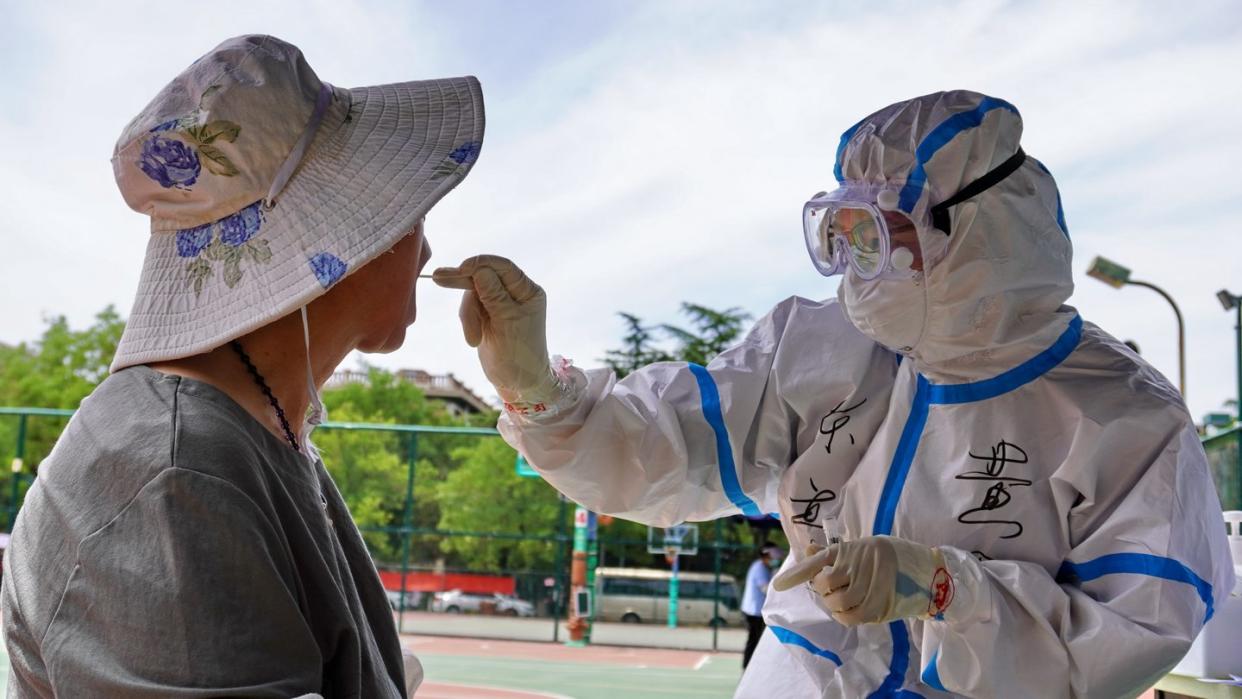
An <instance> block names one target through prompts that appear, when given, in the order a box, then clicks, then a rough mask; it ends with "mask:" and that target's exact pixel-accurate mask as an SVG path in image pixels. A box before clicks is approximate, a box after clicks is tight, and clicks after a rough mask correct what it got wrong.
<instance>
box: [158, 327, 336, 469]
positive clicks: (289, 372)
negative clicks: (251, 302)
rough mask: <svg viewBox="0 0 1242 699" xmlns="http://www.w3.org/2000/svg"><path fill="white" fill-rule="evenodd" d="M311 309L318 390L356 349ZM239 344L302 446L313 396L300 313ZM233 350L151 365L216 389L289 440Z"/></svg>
mask: <svg viewBox="0 0 1242 699" xmlns="http://www.w3.org/2000/svg"><path fill="white" fill-rule="evenodd" d="M307 310H308V312H309V315H310V318H309V320H310V323H309V325H310V331H311V335H310V336H311V343H310V358H311V374H312V376H313V379H314V382H315V386H316V387H317V388H318V387H321V386H323V384H324V383H325V382H326V381H327V380H328V377H330V376H331V375H332V372H333V371H334V370H335V369H336V367H337V365H338V364H340V362H341V361H342V360H343V359H344V358H345V356H346V355H347V354H349V351H350V350H351V349H352V345H351V344H350V342H349V340H348V339H347V338H343V337H337V336H335V335H334V333H333V328H331V327H329V326H327V325H326V324H323V325H319V326H316V323H315V314H314V313H313V307H312V308H309V309H307ZM237 342H238V344H240V345H241V347H242V350H243V351H244V352H245V353H246V355H247V356H249V357H250V362H251V363H252V364H253V365H254V367H255V369H256V370H257V371H258V373H259V375H260V376H262V377H263V381H264V382H265V383H266V384H267V386H268V388H270V389H271V391H272V395H273V396H275V398H276V401H277V402H278V403H279V404H280V408H281V410H283V411H284V413H285V419H286V420H287V421H288V423H289V429H290V430H292V432H293V434H294V436H295V437H297V438H298V443H299V447H300V446H301V443H302V439H303V435H302V434H301V430H302V424H303V421H304V417H305V415H306V411H307V408H308V407H309V405H310V392H309V389H308V387H307V385H306V361H307V350H306V344H305V341H304V339H303V335H302V315H301V313H300V311H294V312H293V313H290V314H289V315H286V316H284V317H283V318H280V319H279V320H276V321H273V322H272V323H269V324H268V325H265V326H263V327H262V328H259V329H258V330H255V331H254V332H252V333H250V334H248V335H245V336H243V337H240V338H238V339H237ZM231 345H232V343H226V344H224V345H222V346H220V347H217V348H215V349H214V350H211V351H210V352H205V353H203V354H197V355H194V356H192V357H185V358H183V359H174V360H171V361H167V362H158V363H155V364H151V365H150V366H151V368H152V369H155V370H157V371H159V372H162V373H165V374H175V375H178V376H184V377H186V378H191V379H195V380H198V381H203V382H205V383H208V384H211V385H212V386H214V387H216V388H218V389H219V390H221V391H223V392H224V393H225V394H227V395H228V396H229V397H230V398H232V399H233V400H234V401H236V402H237V404H238V405H240V406H241V407H242V408H244V409H245V410H246V412H248V413H250V414H251V415H252V416H254V418H255V419H256V420H258V421H259V423H260V424H262V425H263V426H264V427H266V428H267V429H268V431H270V432H272V433H273V434H275V435H276V436H277V437H279V438H280V439H281V441H285V440H286V436H285V432H284V428H283V427H282V426H281V424H280V420H279V419H278V418H277V415H276V411H275V409H274V408H273V407H272V405H271V402H270V401H269V400H268V398H267V396H265V395H264V394H263V391H262V389H260V388H259V385H258V382H256V381H255V379H254V377H253V376H251V375H250V372H249V371H248V370H247V368H246V365H245V363H244V362H243V361H242V359H241V357H239V356H238V354H237V352H236V351H235V350H234V349H233V348H232V346H231Z"/></svg>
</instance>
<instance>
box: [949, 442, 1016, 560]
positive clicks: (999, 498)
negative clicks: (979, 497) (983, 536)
mask: <svg viewBox="0 0 1242 699" xmlns="http://www.w3.org/2000/svg"><path fill="white" fill-rule="evenodd" d="M1010 450H1013V451H1012V452H1011V451H1010ZM970 458H972V459H977V460H979V461H982V462H984V467H983V470H982V471H967V472H966V473H962V474H959V475H957V476H954V478H956V479H957V480H962V481H990V482H991V483H992V485H990V486H988V489H987V490H986V491H985V492H984V494H983V501H982V502H981V503H979V504H978V505H977V506H976V507H974V508H972V509H969V510H967V511H965V512H963V513H961V514H960V515H958V516H957V521H959V522H961V523H962V524H1006V525H1009V526H1010V527H1013V531H1011V532H1010V533H1009V534H1006V535H1004V536H1002V537H1001V538H1002V539H1013V538H1015V537H1018V536H1021V535H1022V531H1023V527H1022V523H1021V522H1018V521H1015V520H1010V519H991V518H990V517H991V515H987V514H985V515H977V513H981V512H982V513H990V512H993V511H995V510H999V509H1001V508H1002V507H1004V506H1005V505H1008V504H1009V501H1010V500H1012V499H1013V495H1012V494H1011V493H1010V489H1012V488H1017V487H1023V486H1029V485H1031V481H1030V480H1028V479H1026V478H1017V477H1014V476H1006V475H1004V472H1005V467H1006V466H1008V465H1009V464H1025V463H1026V462H1027V455H1026V451H1025V450H1024V449H1022V447H1019V446H1018V445H1016V444H1011V443H1010V442H1006V441H1005V440H1003V439H1002V440H1001V441H1000V442H998V443H997V445H996V446H994V447H992V454H991V455H990V456H980V455H979V454H976V453H974V452H970ZM972 515H977V516H972Z"/></svg>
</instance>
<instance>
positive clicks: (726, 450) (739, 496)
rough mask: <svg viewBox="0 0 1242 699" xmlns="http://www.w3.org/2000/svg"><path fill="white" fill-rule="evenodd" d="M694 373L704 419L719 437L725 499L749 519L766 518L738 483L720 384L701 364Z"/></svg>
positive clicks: (718, 458)
mask: <svg viewBox="0 0 1242 699" xmlns="http://www.w3.org/2000/svg"><path fill="white" fill-rule="evenodd" d="M690 373H692V374H694V378H695V380H696V381H698V383H699V397H700V399H701V400H702V401H703V417H704V418H705V419H706V420H707V424H709V425H711V426H712V431H713V432H715V433H716V463H717V465H718V466H719V467H720V483H721V485H722V486H724V491H725V495H727V496H729V501H730V502H732V503H733V504H734V505H736V506H737V508H738V509H739V510H741V511H742V514H745V515H746V516H747V517H763V512H761V511H759V506H758V505H756V504H755V501H754V500H751V499H750V498H749V497H747V495H746V493H744V492H742V485H741V483H738V480H737V467H736V466H735V465H734V463H733V447H732V445H730V444H729V428H728V427H726V426H725V421H724V414H723V413H722V412H721V410H720V392H719V391H717V390H716V380H715V379H713V378H712V375H711V374H710V373H708V371H707V369H706V368H705V367H702V366H699V365H698V364H691V365H690Z"/></svg>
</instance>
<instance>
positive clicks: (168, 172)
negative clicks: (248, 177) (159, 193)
mask: <svg viewBox="0 0 1242 699" xmlns="http://www.w3.org/2000/svg"><path fill="white" fill-rule="evenodd" d="M219 89H220V86H219V85H212V86H211V87H209V88H207V89H206V90H205V91H204V92H203V94H202V96H200V97H199V100H198V108H197V109H195V110H194V111H193V112H190V113H189V114H186V115H185V116H181V117H178V118H176V119H169V120H167V121H164V122H162V123H159V124H156V125H155V126H154V127H152V128H151V129H150V133H153V134H157V135H155V136H152V137H151V138H149V139H147V140H146V141H145V142H144V143H143V144H142V155H141V156H140V157H139V160H138V167H139V168H141V169H142V171H143V172H145V173H146V175H147V177H150V178H151V179H153V180H155V181H156V182H159V183H160V186H162V187H166V188H170V187H176V188H178V189H189V188H190V185H192V184H194V183H195V182H196V181H197V180H198V176H199V174H200V173H201V172H202V168H203V166H204V165H205V166H206V168H207V171H208V172H210V173H211V174H213V175H220V176H222V177H233V176H234V175H236V174H237V173H238V172H239V170H238V169H237V166H236V165H234V164H233V163H232V161H230V160H229V158H228V156H227V155H225V154H224V151H222V150H220V149H219V148H218V147H217V145H216V144H217V142H220V143H232V142H234V141H236V140H237V137H238V136H239V135H240V134H241V127H240V126H238V125H237V124H234V123H233V122H231V121H224V120H222V119H218V120H216V121H212V122H208V123H206V124H203V123H201V122H202V121H203V114H204V113H205V109H204V103H205V102H206V100H207V99H208V98H209V97H210V96H211V95H212V94H214V93H215V92H216V91H217V90H219ZM174 133H175V134H180V135H181V136H183V137H185V141H181V140H178V139H175V138H170V137H169V136H171V135H172V134H174ZM159 134H168V135H169V136H163V135H159ZM200 158H201V160H200ZM243 242H244V241H243Z"/></svg>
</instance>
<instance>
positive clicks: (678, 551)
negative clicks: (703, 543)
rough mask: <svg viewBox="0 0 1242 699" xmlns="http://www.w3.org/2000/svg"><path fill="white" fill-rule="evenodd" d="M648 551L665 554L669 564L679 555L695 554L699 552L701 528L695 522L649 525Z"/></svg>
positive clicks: (657, 554)
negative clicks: (667, 525)
mask: <svg viewBox="0 0 1242 699" xmlns="http://www.w3.org/2000/svg"><path fill="white" fill-rule="evenodd" d="M647 552H648V553H650V554H652V555H655V556H664V559H665V560H667V561H668V562H669V565H672V563H673V560H674V559H675V558H677V557H678V556H694V555H696V554H698V552H699V528H698V527H697V526H696V525H693V524H678V525H676V526H673V527H667V528H664V527H647Z"/></svg>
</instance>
